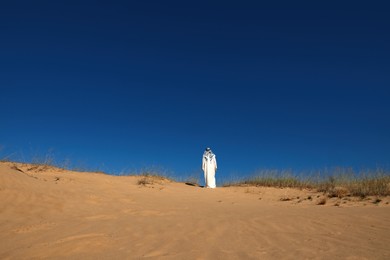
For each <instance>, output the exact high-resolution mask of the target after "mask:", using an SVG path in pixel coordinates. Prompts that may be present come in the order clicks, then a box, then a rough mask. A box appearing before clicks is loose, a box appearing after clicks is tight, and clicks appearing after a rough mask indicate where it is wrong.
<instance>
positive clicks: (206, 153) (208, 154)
mask: <svg viewBox="0 0 390 260" xmlns="http://www.w3.org/2000/svg"><path fill="white" fill-rule="evenodd" d="M214 156H215V154H214V153H213V151H211V149H210V148H208V147H207V148H206V150H205V151H204V153H203V158H205V159H206V160H207V161H211V160H212V159H213V157H214Z"/></svg>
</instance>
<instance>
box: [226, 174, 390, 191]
mask: <svg viewBox="0 0 390 260" xmlns="http://www.w3.org/2000/svg"><path fill="white" fill-rule="evenodd" d="M321 176H328V177H326V178H325V177H321ZM246 185H249V186H262V187H278V188H299V189H305V188H307V189H314V190H317V191H319V192H323V193H324V194H325V195H326V196H327V197H329V198H333V197H337V198H344V197H347V196H354V197H361V198H365V197H367V196H389V195H390V173H389V172H386V171H384V170H382V169H377V170H375V171H369V172H359V173H355V172H353V171H352V170H351V169H341V168H337V169H336V170H334V172H329V171H326V172H323V173H321V172H319V173H317V174H316V175H313V174H301V175H300V176H298V175H295V174H293V173H292V172H290V171H276V170H272V171H269V170H266V171H261V172H259V173H258V174H257V175H255V176H253V177H250V178H248V179H245V180H241V181H237V182H229V183H225V185H224V186H246Z"/></svg>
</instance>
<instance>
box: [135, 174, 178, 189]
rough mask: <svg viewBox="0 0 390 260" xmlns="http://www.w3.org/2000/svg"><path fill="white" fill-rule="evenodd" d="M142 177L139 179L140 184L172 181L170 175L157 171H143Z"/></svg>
mask: <svg viewBox="0 0 390 260" xmlns="http://www.w3.org/2000/svg"><path fill="white" fill-rule="evenodd" d="M141 176H142V178H141V179H139V180H138V185H143V186H146V185H153V184H160V185H162V184H164V183H167V182H171V180H170V179H169V178H168V177H165V176H162V175H159V174H156V173H143V174H142V175H141Z"/></svg>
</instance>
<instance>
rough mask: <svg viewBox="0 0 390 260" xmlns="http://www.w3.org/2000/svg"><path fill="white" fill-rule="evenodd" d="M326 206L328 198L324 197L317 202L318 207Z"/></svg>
mask: <svg viewBox="0 0 390 260" xmlns="http://www.w3.org/2000/svg"><path fill="white" fill-rule="evenodd" d="M325 204H326V197H322V198H320V199H319V200H318V201H317V205H325Z"/></svg>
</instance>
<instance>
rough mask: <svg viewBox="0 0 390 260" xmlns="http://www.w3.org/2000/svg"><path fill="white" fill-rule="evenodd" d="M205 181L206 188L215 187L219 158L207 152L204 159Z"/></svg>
mask: <svg viewBox="0 0 390 260" xmlns="http://www.w3.org/2000/svg"><path fill="white" fill-rule="evenodd" d="M202 170H203V172H204V182H205V187H206V188H215V187H216V185H215V172H216V170H217V159H216V158H215V154H212V153H211V154H210V153H205V154H204V155H203V160H202Z"/></svg>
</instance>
